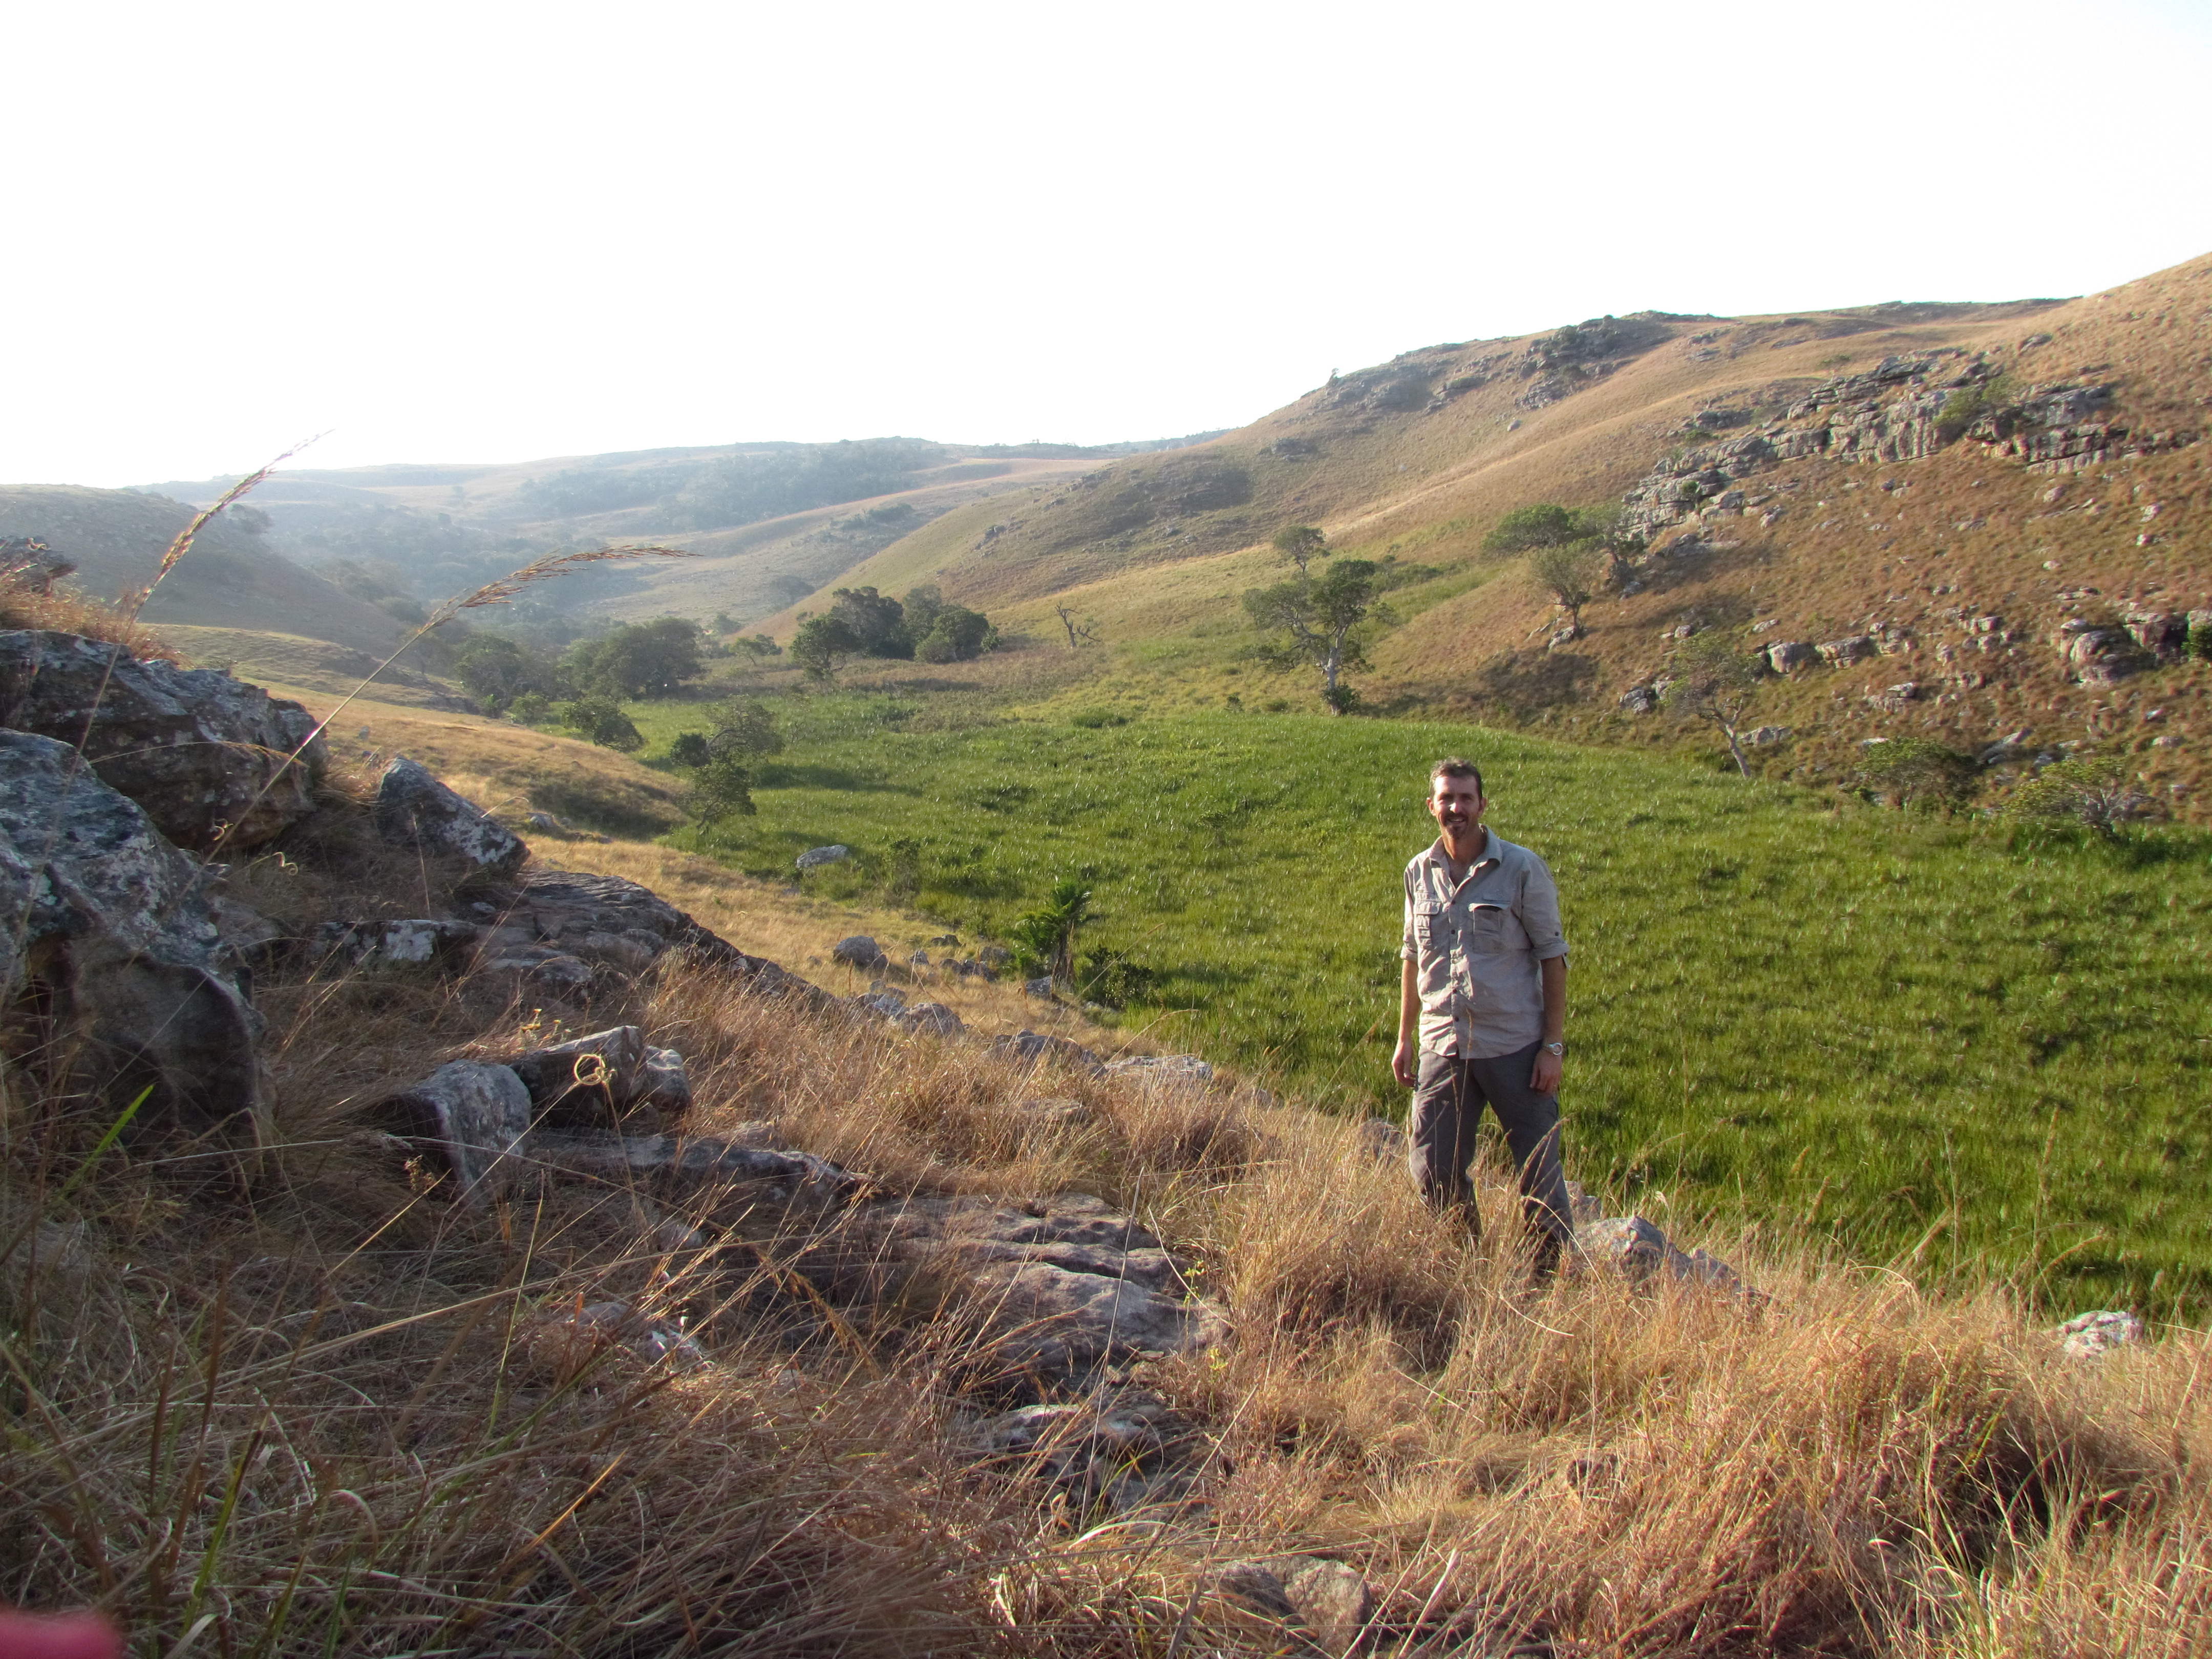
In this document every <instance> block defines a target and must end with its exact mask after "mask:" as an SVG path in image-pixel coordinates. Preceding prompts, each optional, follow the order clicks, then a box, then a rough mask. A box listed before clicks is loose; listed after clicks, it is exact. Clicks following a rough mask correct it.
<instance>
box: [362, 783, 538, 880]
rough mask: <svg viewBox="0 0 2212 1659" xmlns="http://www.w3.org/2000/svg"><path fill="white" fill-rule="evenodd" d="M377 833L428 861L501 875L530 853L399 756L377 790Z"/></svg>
mask: <svg viewBox="0 0 2212 1659" xmlns="http://www.w3.org/2000/svg"><path fill="white" fill-rule="evenodd" d="M376 832H377V834H379V835H380V836H383V837H384V838H385V840H386V841H388V842H392V843H393V844H394V845H395V846H401V847H419V848H422V850H423V851H424V852H426V853H428V854H431V855H432V856H433V857H441V858H457V859H461V860H465V861H466V862H467V863H470V864H472V865H475V866H477V868H479V869H482V870H489V871H491V872H495V873H497V874H505V873H507V872H510V871H513V870H514V869H516V868H518V867H520V865H521V863H522V860H524V859H526V858H527V857H528V856H529V855H530V849H529V848H527V847H526V846H525V845H524V844H523V843H522V842H521V840H520V837H518V836H515V835H514V833H513V831H511V830H509V829H507V827H506V826H505V825H503V824H501V823H496V822H495V821H494V820H493V819H492V818H491V817H489V816H488V815H487V814H486V813H484V812H483V811H480V810H479V809H478V808H477V807H476V806H475V805H473V804H471V802H469V801H466V800H464V799H462V798H461V797H460V796H459V795H457V794H455V793H453V791H452V790H451V789H448V788H447V787H446V786H445V785H444V784H442V783H441V782H439V781H438V780H437V779H436V778H435V777H434V776H433V775H431V772H430V769H429V768H428V767H427V766H424V765H423V764H422V762H420V761H411V760H409V759H408V758H407V757H405V756H404V755H402V756H401V757H399V758H398V760H395V761H393V762H392V764H391V765H389V766H387V767H386V768H385V769H384V776H383V778H382V779H381V780H380V781H379V782H378V784H377V786H376Z"/></svg>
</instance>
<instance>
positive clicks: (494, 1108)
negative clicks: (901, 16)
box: [377, 1060, 530, 1205]
mask: <svg viewBox="0 0 2212 1659" xmlns="http://www.w3.org/2000/svg"><path fill="white" fill-rule="evenodd" d="M377 1115H378V1116H379V1117H380V1118H382V1119H383V1120H384V1121H386V1122H389V1123H392V1124H393V1125H394V1126H395V1127H398V1130H399V1132H400V1133H403V1134H404V1135H406V1136H408V1137H410V1139H416V1140H418V1141H422V1142H426V1143H428V1144H429V1145H430V1146H434V1147H435V1149H436V1150H437V1151H438V1152H439V1153H440V1154H441V1156H442V1157H443V1158H445V1160H446V1167H447V1168H448V1169H450V1170H452V1171H453V1178H454V1180H455V1182H457V1183H458V1184H459V1188H460V1196H461V1198H462V1199H463V1200H465V1201H466V1202H468V1203H471V1204H474V1205H483V1204H488V1203H489V1202H490V1201H491V1200H494V1199H497V1198H502V1197H504V1196H506V1195H507V1194H508V1193H510V1192H512V1191H513V1189H514V1188H515V1185H516V1183H517V1182H519V1181H520V1179H521V1177H522V1176H523V1175H524V1173H525V1172H526V1168H527V1165H526V1162H525V1159H524V1156H523V1152H522V1141H523V1137H524V1136H525V1135H526V1134H527V1133H529V1130H530V1091H529V1090H527V1089H526V1088H525V1087H523V1084H522V1079H520V1078H519V1077H517V1076H516V1075H515V1074H514V1073H513V1070H512V1069H511V1068H510V1067H507V1066H493V1065H489V1064H487V1063H486V1062H484V1061H483V1060H454V1061H453V1062H452V1063H451V1064H450V1065H446V1066H440V1067H439V1068H438V1069H437V1070H436V1071H435V1072H433V1073H430V1075H429V1076H428V1077H426V1078H424V1079H422V1081H421V1082H420V1083H417V1084H416V1085H414V1086H413V1087H411V1088H410V1089H407V1090H406V1091H404V1092H402V1093H400V1094H398V1095H394V1096H393V1097H392V1098H391V1099H389V1100H387V1101H386V1102H385V1103H383V1104H382V1106H381V1107H380V1108H379V1109H378V1112H377Z"/></svg>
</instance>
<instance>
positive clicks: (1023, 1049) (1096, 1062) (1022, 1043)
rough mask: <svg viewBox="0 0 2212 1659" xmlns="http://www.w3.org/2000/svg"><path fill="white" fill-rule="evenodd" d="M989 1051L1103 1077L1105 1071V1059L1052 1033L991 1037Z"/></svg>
mask: <svg viewBox="0 0 2212 1659" xmlns="http://www.w3.org/2000/svg"><path fill="white" fill-rule="evenodd" d="M991 1052H992V1053H993V1054H997V1055H999V1056H1000V1058H1002V1059H1006V1060H1017V1061H1020V1062H1023V1063H1025V1064H1028V1065H1031V1066H1035V1065H1036V1064H1038V1063H1039V1062H1041V1061H1042V1060H1058V1061H1059V1062H1060V1064H1061V1065H1063V1066H1073V1068H1074V1069H1076V1070H1077V1071H1080V1072H1088V1073H1091V1075H1092V1076H1094V1077H1103V1075H1105V1072H1106V1064H1105V1062H1104V1061H1103V1060H1100V1059H1099V1058H1098V1056H1097V1054H1093V1053H1091V1050H1090V1049H1088V1048H1085V1047H1084V1046H1083V1045H1082V1044H1081V1043H1079V1042H1076V1041H1075V1040H1074V1039H1073V1038H1072V1037H1064V1036H1050V1035H1048V1034H1047V1033H1045V1032H1042V1031H1019V1032H1017V1033H1016V1034H1015V1035H1013V1036H998V1037H993V1038H992V1039H991Z"/></svg>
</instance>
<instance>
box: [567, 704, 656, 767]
mask: <svg viewBox="0 0 2212 1659" xmlns="http://www.w3.org/2000/svg"><path fill="white" fill-rule="evenodd" d="M561 724H562V725H563V726H567V727H568V729H569V730H570V731H571V732H581V733H582V734H583V735H584V736H585V737H586V738H589V739H590V740H591V741H592V742H593V743H596V744H599V746H600V747H601V748H603V749H617V750H621V751H622V752H623V754H625V755H628V754H632V753H635V751H636V750H640V749H642V748H643V747H645V738H643V737H642V736H641V734H640V733H639V732H638V729H637V727H636V726H635V724H633V723H632V721H631V720H630V717H629V715H627V714H623V709H622V705H621V704H620V703H618V702H615V700H614V699H613V698H611V697H579V698H577V699H576V700H575V702H571V703H566V704H563V705H562V709H561Z"/></svg>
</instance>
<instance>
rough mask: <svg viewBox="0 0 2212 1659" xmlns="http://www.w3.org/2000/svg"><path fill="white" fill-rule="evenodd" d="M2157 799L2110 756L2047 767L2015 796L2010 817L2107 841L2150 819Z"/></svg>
mask: <svg viewBox="0 0 2212 1659" xmlns="http://www.w3.org/2000/svg"><path fill="white" fill-rule="evenodd" d="M2150 808H2151V799H2150V797H2149V796H2148V795H2147V794H2145V793H2143V792H2142V790H2141V789H2138V788H2137V787H2136V784H2135V781H2134V780H2133V779H2132V778H2131V777H2130V776H2129V775H2128V768H2127V763H2125V762H2124V761H2122V760H2119V759H2117V758H2115V757H2112V756H2109V755H2103V756H2091V755H2084V756H2082V757H2079V758H2078V759H2075V760H2066V761H2060V762H2059V763H2057V764H2056V765H2055V766H2046V767H2045V768H2044V769H2043V770H2042V771H2041V772H2039V773H2038V774H2037V775H2035V776H2034V777H2033V778H2030V779H2029V780H2028V781H2027V782H2026V783H2023V784H2021V786H2020V787H2019V788H2017V789H2015V790H2014V791H2013V793H2012V799H2010V800H2008V801H2007V802H2006V803H2005V816H2006V817H2009V818H2011V819H2013V820H2015V822H2017V823H2045V824H2050V823H2078V824H2080V825H2081V826H2082V828H2084V829H2087V830H2088V831H2090V833H2092V834H2093V835H2096V836H2103V837H2106V838H2107V839H2109V838H2111V837H2112V836H2117V835H2118V833H2119V829H2120V826H2121V825H2122V824H2124V823H2129V822H2130V821H2131V820H2134V819H2137V818H2142V817H2149V816H2150Z"/></svg>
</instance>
